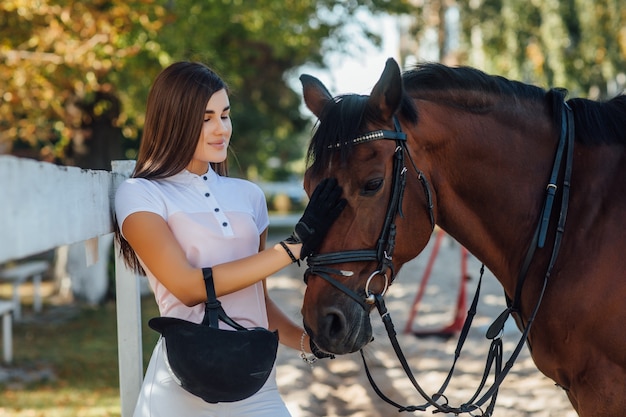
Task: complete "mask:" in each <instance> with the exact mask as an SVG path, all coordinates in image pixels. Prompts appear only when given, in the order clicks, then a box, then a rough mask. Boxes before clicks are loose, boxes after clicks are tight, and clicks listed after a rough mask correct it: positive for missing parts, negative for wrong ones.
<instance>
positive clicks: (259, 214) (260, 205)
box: [253, 184, 270, 234]
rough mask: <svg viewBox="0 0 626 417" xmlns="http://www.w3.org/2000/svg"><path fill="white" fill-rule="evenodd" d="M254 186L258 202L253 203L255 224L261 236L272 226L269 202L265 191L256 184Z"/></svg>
mask: <svg viewBox="0 0 626 417" xmlns="http://www.w3.org/2000/svg"><path fill="white" fill-rule="evenodd" d="M253 185H254V189H255V191H256V192H255V196H256V201H255V202H253V204H254V205H253V207H254V214H255V216H254V217H255V223H256V226H257V229H258V231H259V234H261V233H262V232H263V231H264V230H265V229H267V227H268V226H269V225H270V218H269V214H268V212H267V201H266V200H265V194H264V193H263V190H261V188H260V187H259V186H257V185H256V184H253Z"/></svg>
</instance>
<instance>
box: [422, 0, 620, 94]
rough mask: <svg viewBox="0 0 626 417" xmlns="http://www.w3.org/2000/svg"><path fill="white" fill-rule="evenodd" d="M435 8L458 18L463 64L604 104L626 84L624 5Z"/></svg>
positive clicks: (496, 0) (476, 1)
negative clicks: (453, 11)
mask: <svg viewBox="0 0 626 417" xmlns="http://www.w3.org/2000/svg"><path fill="white" fill-rule="evenodd" d="M431 3H437V4H439V5H440V7H442V8H456V9H458V10H459V12H460V16H461V22H462V33H463V37H462V44H461V45H462V46H461V47H460V48H459V49H458V50H457V51H454V52H456V54H457V63H459V64H465V65H472V66H476V67H478V68H480V69H483V70H485V71H486V72H489V73H494V74H499V75H503V76H506V77H508V78H512V79H517V80H521V81H525V82H528V83H533V84H537V85H540V86H543V87H546V88H547V87H565V88H567V89H569V90H570V92H571V95H573V96H589V97H591V98H604V97H607V96H612V95H615V94H617V93H619V90H620V89H622V88H624V85H626V74H625V68H626V8H624V7H623V1H622V0H542V1H539V0H531V1H528V0H458V1H454V0H447V1H446V0H437V1H434V2H429V3H428V4H427V5H430V4H431ZM427 5H424V6H423V12H424V11H427V7H426V6H427ZM423 21H424V20H423ZM440 23H441V21H440ZM418 29H419V30H417V33H423V31H424V29H425V28H424V27H421V28H418ZM440 33H443V32H442V31H440ZM441 42H442V41H440V43H441Z"/></svg>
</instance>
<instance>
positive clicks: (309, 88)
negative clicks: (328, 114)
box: [300, 74, 333, 119]
mask: <svg viewBox="0 0 626 417" xmlns="http://www.w3.org/2000/svg"><path fill="white" fill-rule="evenodd" d="M300 82H301V83H302V91H303V95H304V103H305V104H306V106H307V107H308V108H309V110H311V111H312V112H313V114H314V115H316V116H317V118H318V119H319V117H320V115H321V114H322V109H324V106H325V105H326V103H328V102H329V101H330V100H332V99H333V96H332V95H331V94H330V92H329V91H328V90H327V89H326V87H325V86H324V84H322V82H321V81H320V80H318V79H317V78H315V77H313V76H311V75H308V74H302V75H301V76H300Z"/></svg>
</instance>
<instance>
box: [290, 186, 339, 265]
mask: <svg viewBox="0 0 626 417" xmlns="http://www.w3.org/2000/svg"><path fill="white" fill-rule="evenodd" d="M342 192H343V191H342V189H341V187H340V186H339V184H338V183H337V180H336V179H335V178H326V179H324V180H322V182H320V183H319V184H318V185H317V187H315V190H314V191H313V194H312V195H311V199H310V200H309V204H308V205H307V206H306V208H305V209H304V214H303V215H302V217H301V218H300V220H298V223H296V226H295V228H294V231H293V233H292V234H291V236H290V237H289V238H287V239H286V240H285V241H286V242H287V243H302V250H301V251H300V259H304V258H306V257H307V256H309V255H311V254H313V253H314V252H316V251H317V249H318V248H319V247H320V245H321V244H322V241H323V240H324V237H326V233H328V230H329V229H330V226H332V224H333V223H334V222H335V220H337V217H339V214H341V211H342V210H343V209H344V207H345V206H346V204H347V201H346V199H344V198H341V193H342Z"/></svg>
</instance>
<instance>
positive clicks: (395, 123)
mask: <svg viewBox="0 0 626 417" xmlns="http://www.w3.org/2000/svg"><path fill="white" fill-rule="evenodd" d="M300 80H301V81H302V85H303V89H304V100H305V102H306V105H307V107H308V108H309V109H310V110H311V111H312V112H313V113H314V114H315V115H316V116H317V117H318V119H319V123H318V126H317V130H316V132H315V134H314V136H313V138H312V140H311V144H310V146H309V153H308V157H309V161H312V163H311V165H310V166H309V168H308V169H307V171H306V173H305V178H304V187H305V189H306V191H307V193H309V194H310V193H311V191H312V190H313V189H314V188H315V186H316V185H317V184H318V183H319V182H320V181H321V180H322V179H323V178H325V177H335V178H337V180H338V181H339V184H340V185H341V186H342V187H343V196H344V197H345V198H346V199H347V201H348V205H347V206H346V208H345V210H344V211H343V212H342V214H341V216H340V217H339V219H338V220H337V221H336V222H335V224H334V225H333V226H332V228H331V229H330V232H329V234H328V235H327V237H326V239H325V241H324V243H323V245H322V247H321V248H320V253H319V254H317V255H314V256H312V257H310V258H309V259H308V262H309V269H308V270H307V272H306V277H305V279H306V282H307V290H306V293H305V296H304V304H303V307H302V314H303V318H304V325H305V328H306V329H307V331H308V332H309V334H310V335H311V337H312V338H313V340H314V341H315V342H316V344H317V345H318V346H319V347H320V348H321V349H323V350H326V351H329V352H333V353H337V354H343V353H350V352H355V351H357V350H359V349H360V348H361V347H363V346H364V345H365V344H367V343H368V342H369V341H370V340H371V338H372V328H371V323H370V320H369V313H370V311H371V310H372V307H373V300H374V299H375V296H376V295H379V294H383V295H384V293H385V292H386V290H387V289H388V287H389V285H390V284H391V282H392V281H393V279H394V277H395V273H396V272H397V271H398V270H399V268H400V267H401V266H402V264H404V263H405V262H407V261H408V260H410V259H412V258H413V257H415V256H416V255H417V253H418V252H419V251H420V250H421V249H423V247H424V246H425V245H426V244H427V242H428V239H429V237H430V234H431V230H432V210H430V211H429V210H428V209H427V208H425V206H432V205H431V202H430V191H429V190H428V186H427V184H426V183H425V180H424V179H423V176H421V173H420V172H419V171H417V168H416V167H415V166H414V165H413V164H410V163H408V162H409V161H408V160H407V159H408V158H410V156H409V155H408V151H407V148H406V142H407V135H406V134H405V133H404V132H402V129H401V127H400V122H399V121H400V120H401V121H402V122H403V123H415V122H416V115H415V114H414V113H415V109H414V108H413V107H412V102H411V101H410V99H409V98H407V97H406V96H405V95H404V91H403V86H402V78H401V74H400V69H399V67H398V65H397V63H396V62H395V61H393V60H391V59H390V60H388V61H387V64H386V67H385V70H384V72H383V74H382V75H381V77H380V79H379V81H378V82H377V83H376V85H375V86H374V88H373V90H372V92H371V94H370V95H369V96H362V95H344V96H339V97H334V98H333V97H332V96H331V94H330V93H329V92H328V90H327V89H326V87H324V85H323V84H322V83H321V82H320V81H319V80H317V79H316V78H314V77H311V76H308V75H303V76H301V77H300ZM407 133H408V132H407ZM405 162H407V165H405ZM411 162H412V161H411ZM420 180H422V181H423V182H422V184H420ZM405 185H406V189H407V192H406V193H404V189H405ZM409 189H410V191H409ZM429 214H430V215H429ZM409 219H410V221H409Z"/></svg>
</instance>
